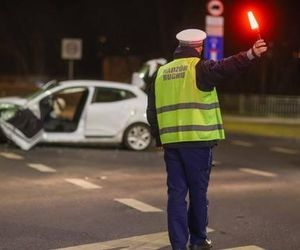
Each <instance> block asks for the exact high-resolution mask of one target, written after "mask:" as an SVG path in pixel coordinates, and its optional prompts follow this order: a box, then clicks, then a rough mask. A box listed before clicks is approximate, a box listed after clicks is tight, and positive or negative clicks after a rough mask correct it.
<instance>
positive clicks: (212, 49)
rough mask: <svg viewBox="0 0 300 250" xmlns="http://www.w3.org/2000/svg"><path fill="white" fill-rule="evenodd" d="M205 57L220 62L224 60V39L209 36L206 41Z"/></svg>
mask: <svg viewBox="0 0 300 250" xmlns="http://www.w3.org/2000/svg"><path fill="white" fill-rule="evenodd" d="M204 46H205V49H204V57H205V58H206V59H209V60H214V61H218V60H221V59H222V58H223V50H224V49H223V37H220V36H208V37H207V38H206V40H205V45H204Z"/></svg>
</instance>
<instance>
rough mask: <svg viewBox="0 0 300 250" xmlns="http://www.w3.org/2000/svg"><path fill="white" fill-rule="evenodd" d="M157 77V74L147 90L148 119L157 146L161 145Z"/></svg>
mask: <svg viewBox="0 0 300 250" xmlns="http://www.w3.org/2000/svg"><path fill="white" fill-rule="evenodd" d="M155 78H156V75H155V76H154V77H153V81H152V83H151V84H150V85H149V88H148V90H147V94H148V105H147V120H148V122H149V124H150V130H151V135H152V136H153V137H154V138H155V140H156V146H158V147H159V146H161V141H160V137H159V128H158V121H157V113H156V108H155Z"/></svg>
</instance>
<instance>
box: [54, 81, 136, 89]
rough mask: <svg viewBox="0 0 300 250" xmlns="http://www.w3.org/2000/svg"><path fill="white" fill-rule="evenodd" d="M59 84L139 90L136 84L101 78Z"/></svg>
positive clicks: (60, 83)
mask: <svg viewBox="0 0 300 250" xmlns="http://www.w3.org/2000/svg"><path fill="white" fill-rule="evenodd" d="M59 85H60V86H62V85H64V86H65V85H73V86H93V87H97V86H98V87H114V88H122V89H124V88H126V89H130V90H135V91H136V90H139V91H141V90H140V89H139V88H138V87H137V86H135V85H130V84H128V83H121V82H112V81H102V80H67V81H61V82H59Z"/></svg>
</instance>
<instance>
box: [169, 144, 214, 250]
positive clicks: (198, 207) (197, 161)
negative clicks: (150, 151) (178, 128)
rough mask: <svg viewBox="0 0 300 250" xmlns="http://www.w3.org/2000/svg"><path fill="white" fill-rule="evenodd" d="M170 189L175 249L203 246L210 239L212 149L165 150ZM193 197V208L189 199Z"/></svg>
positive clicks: (171, 220)
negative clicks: (209, 210) (209, 202)
mask: <svg viewBox="0 0 300 250" xmlns="http://www.w3.org/2000/svg"><path fill="white" fill-rule="evenodd" d="M164 152H165V153H164V158H165V163H166V169H167V185H168V209H167V210H168V230H169V237H170V242H171V245H172V248H173V249H185V247H186V245H187V243H188V240H189V236H190V244H191V245H195V244H197V245H201V244H202V243H203V242H204V240H205V239H206V237H207V232H206V226H207V224H208V200H207V189H208V183H209V176H210V171H211V165H212V148H210V147H205V148H200V147H191V148H189V147H182V148H165V150H164ZM188 193H189V207H188V208H187V201H186V197H187V194H188Z"/></svg>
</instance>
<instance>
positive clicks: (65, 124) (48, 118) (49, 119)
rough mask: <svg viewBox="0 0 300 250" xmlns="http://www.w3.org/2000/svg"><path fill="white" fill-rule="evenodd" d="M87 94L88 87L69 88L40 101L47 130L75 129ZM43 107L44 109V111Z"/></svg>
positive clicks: (68, 130) (66, 130)
mask: <svg viewBox="0 0 300 250" xmlns="http://www.w3.org/2000/svg"><path fill="white" fill-rule="evenodd" d="M87 96H88V90H87V89H86V88H68V89H64V90H62V91H59V92H56V93H54V94H52V95H49V96H47V97H46V98H44V99H43V100H42V101H41V102H40V109H41V113H42V115H41V116H42V117H43V121H44V129H45V131H48V132H73V131H75V130H76V129H77V126H78V123H79V121H80V117H81V114H82V111H83V109H84V106H85V103H86V99H87ZM43 109H44V111H42V110H43Z"/></svg>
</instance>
